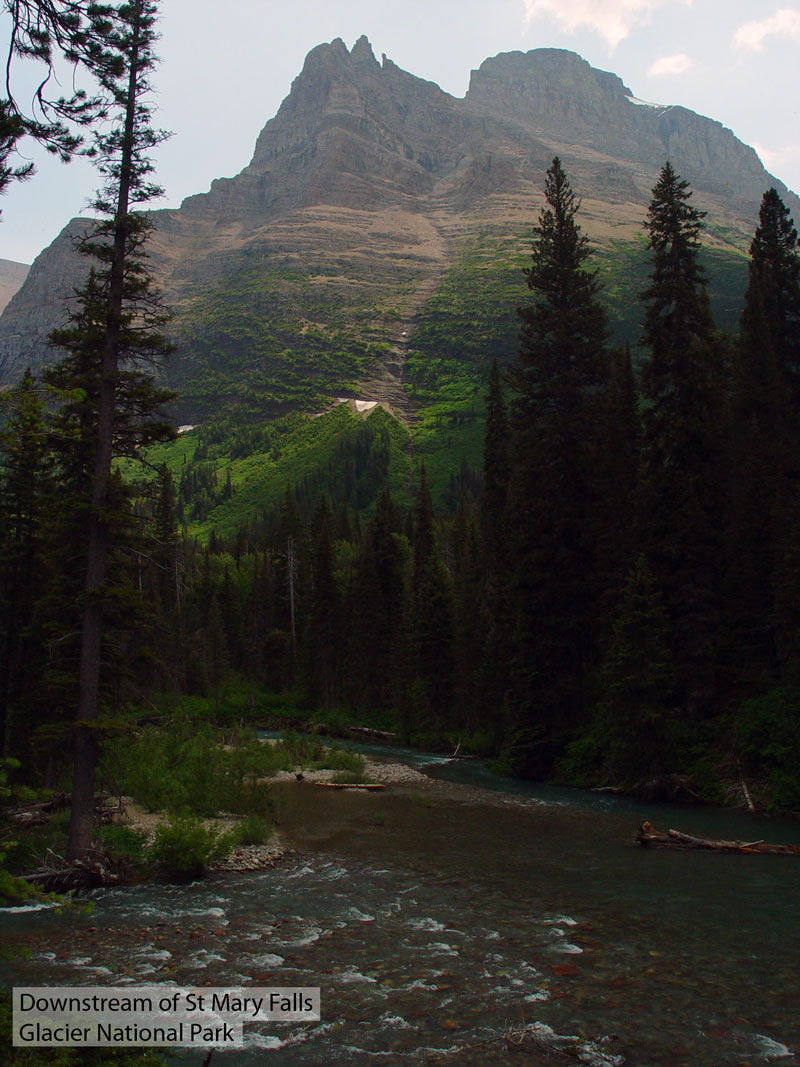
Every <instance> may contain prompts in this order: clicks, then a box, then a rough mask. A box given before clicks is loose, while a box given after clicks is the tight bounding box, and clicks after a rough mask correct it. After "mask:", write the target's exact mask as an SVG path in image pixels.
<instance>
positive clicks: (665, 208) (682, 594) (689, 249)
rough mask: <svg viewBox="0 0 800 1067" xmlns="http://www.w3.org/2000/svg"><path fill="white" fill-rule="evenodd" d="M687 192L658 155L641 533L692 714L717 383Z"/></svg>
mask: <svg viewBox="0 0 800 1067" xmlns="http://www.w3.org/2000/svg"><path fill="white" fill-rule="evenodd" d="M691 196H692V194H691V191H690V189H689V183H688V182H686V181H684V180H682V179H681V178H680V177H679V176H678V175H677V174H676V173H675V171H674V170H673V168H672V166H671V165H670V164H669V163H666V164H665V165H664V167H663V169H662V171H661V175H660V177H659V180H658V182H657V183H656V185H655V187H654V189H653V198H652V200H651V203H650V209H649V213H648V218H647V221H646V223H645V227H646V230H647V233H648V237H649V248H650V251H651V256H652V271H651V275H650V284H649V286H648V288H647V289H646V290H645V291H644V293H643V294H642V299H643V301H644V304H645V309H646V310H645V320H644V330H643V343H644V344H645V346H646V347H647V349H648V356H647V359H646V361H645V366H644V375H643V397H644V401H645V408H644V431H643V441H642V485H641V497H640V499H641V515H640V522H641V527H640V533H641V538H642V544H643V547H644V548H645V549H646V551H647V558H648V563H649V566H650V567H651V569H652V571H653V574H654V575H655V580H656V583H657V586H658V588H659V589H660V590H661V592H662V595H663V596H664V601H665V604H666V605H667V608H668V610H669V612H670V616H671V620H672V632H673V654H674V656H675V658H676V664H677V667H678V671H679V678H680V685H681V689H682V703H683V705H684V707H685V708H686V709H687V711H688V712H689V713H690V714H691V715H695V716H696V715H702V714H707V713H708V712H709V711H710V708H711V704H712V701H713V698H714V694H715V685H716V678H715V655H716V639H717V628H718V622H719V614H718V613H719V604H718V568H719V559H720V545H719V531H720V526H721V507H720V504H721V501H720V491H719V486H720V483H721V469H720V451H719V442H720V437H721V430H722V426H721V422H722V417H721V401H722V387H721V381H720V375H719V371H720V368H719V362H720V355H719V346H718V342H717V340H716V338H715V333H714V324H713V321H712V318H711V308H710V303H709V299H708V292H707V287H706V276H705V272H704V270H703V268H702V265H701V263H700V233H701V231H702V227H703V222H702V220H703V217H704V212H701V211H698V210H697V209H696V208H695V207H693V206H692V204H691V202H690V201H691Z"/></svg>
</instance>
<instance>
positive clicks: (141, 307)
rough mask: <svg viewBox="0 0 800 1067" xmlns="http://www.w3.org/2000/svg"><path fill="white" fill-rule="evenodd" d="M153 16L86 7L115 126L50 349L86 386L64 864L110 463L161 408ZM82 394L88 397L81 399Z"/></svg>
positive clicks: (101, 587)
mask: <svg viewBox="0 0 800 1067" xmlns="http://www.w3.org/2000/svg"><path fill="white" fill-rule="evenodd" d="M156 12H157V9H156V5H155V3H153V0H131V2H130V3H123V4H121V5H119V6H118V7H113V8H109V7H101V6H99V5H97V6H96V7H93V8H92V19H93V29H94V31H95V32H96V33H97V34H98V35H102V40H103V49H102V52H101V53H98V55H97V56H96V64H95V72H96V75H97V77H98V80H99V81H100V84H101V86H102V89H103V91H104V92H105V93H106V94H107V95H108V97H109V99H110V100H111V101H112V103H111V109H112V113H113V118H114V121H113V122H112V125H111V126H110V128H109V129H108V130H107V131H103V132H97V133H96V134H95V145H96V149H97V159H98V167H99V170H100V173H101V174H102V176H103V178H104V179H105V185H104V187H103V188H102V189H101V191H100V193H99V195H98V197H97V200H96V201H95V208H96V209H97V211H98V212H99V213H100V215H101V216H103V221H101V222H99V223H97V224H96V225H95V227H94V228H93V230H92V232H91V234H90V236H89V238H88V240H87V242H86V244H85V246H84V250H85V251H86V252H87V254H89V255H91V256H93V257H94V258H95V259H97V260H98V261H99V262H100V264H101V266H100V268H99V269H98V270H93V271H92V272H91V273H90V276H89V281H88V282H87V284H86V286H85V288H84V289H83V290H82V291H81V292H80V293H79V301H78V310H77V311H76V313H75V315H74V316H73V318H72V324H71V328H69V329H67V330H65V331H59V332H58V333H57V335H56V336H55V341H56V343H57V344H58V345H59V346H60V347H62V348H66V349H67V351H68V352H69V356H68V357H67V359H70V358H72V359H73V361H74V362H75V364H76V366H79V367H80V370H81V373H82V374H84V375H85V373H86V372H87V369H88V372H89V374H90V376H91V374H94V375H95V377H96V383H97V384H96V389H95V390H94V393H95V395H96V397H97V400H96V407H95V409H94V411H93V412H92V413H91V414H90V416H89V418H90V420H91V421H92V422H93V428H94V432H93V435H92V438H93V444H92V449H91V451H92V464H91V476H90V480H89V499H88V501H87V507H86V516H87V539H86V543H87V555H86V581H85V588H84V599H83V620H82V625H81V657H80V669H79V695H78V710H77V724H76V731H75V737H76V740H75V770H74V778H73V790H72V817H71V821H70V832H69V842H68V848H67V852H68V857H69V858H71V859H77V858H80V857H81V856H83V855H85V854H86V852H87V851H88V850H89V849H90V847H91V839H92V820H93V813H94V779H95V768H96V764H97V753H98V736H97V730H96V728H95V726H94V724H95V722H96V721H97V719H98V716H99V714H100V711H101V709H100V692H101V690H100V677H101V668H102V663H103V613H104V602H105V601H107V599H108V591H107V575H108V562H109V558H110V554H111V550H112V547H113V542H112V541H111V539H110V534H111V531H112V528H113V526H114V519H113V518H112V517H111V511H112V506H113V503H114V499H113V496H114V494H113V484H114V481H113V478H112V463H113V460H114V457H115V456H116V455H120V454H125V452H130V451H131V450H133V451H135V450H136V448H137V447H138V446H141V445H142V444H145V443H147V442H148V441H150V440H153V439H154V438H157V437H159V436H163V435H164V433H166V430H165V429H164V428H163V425H162V427H161V428H160V429H157V430H154V429H152V428H148V427H149V426H150V421H149V420H150V419H151V417H152V415H153V412H154V409H155V408H157V407H158V404H159V401H160V400H161V399H163V394H160V393H159V391H158V390H156V389H155V387H154V384H153V381H152V378H151V376H150V375H149V374H148V373H146V370H143V369H142V364H143V363H147V364H149V363H150V362H152V361H153V360H155V359H157V358H158V357H159V356H161V355H163V354H164V353H165V352H166V351H167V350H168V345H167V343H166V341H165V338H164V336H163V333H162V328H163V326H164V323H165V316H164V313H163V309H162V307H161V304H160V302H159V300H158V299H157V295H156V294H155V292H154V291H153V290H152V288H151V284H150V278H149V275H148V271H147V267H146V264H145V260H144V257H143V245H144V243H145V241H146V239H147V235H148V232H149V228H150V224H149V221H148V219H147V217H146V216H145V215H142V214H140V213H137V212H136V211H135V210H134V209H135V208H136V206H137V205H139V204H143V203H146V202H147V201H148V200H150V199H151V198H152V197H153V196H155V195H157V194H158V193H159V192H160V190H159V189H158V188H157V187H156V186H154V185H152V184H151V183H150V182H149V180H148V179H149V175H150V173H151V172H152V164H151V163H150V160H149V157H148V153H149V152H150V150H151V149H152V148H153V147H154V146H155V145H157V144H158V143H159V141H160V140H162V139H163V135H162V134H160V133H159V132H158V131H156V130H154V129H153V127H152V126H151V122H150V109H149V107H148V106H147V94H148V93H149V92H150V83H149V76H150V74H151V72H152V71H153V69H154V67H155V64H156V59H155V55H154V52H153V46H154V42H155V39H156V33H155V22H156ZM90 395H91V394H90Z"/></svg>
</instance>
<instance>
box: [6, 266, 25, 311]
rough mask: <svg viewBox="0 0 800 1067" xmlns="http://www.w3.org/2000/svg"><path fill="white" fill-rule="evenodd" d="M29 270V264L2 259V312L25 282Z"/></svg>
mask: <svg viewBox="0 0 800 1067" xmlns="http://www.w3.org/2000/svg"><path fill="white" fill-rule="evenodd" d="M29 270H30V267H29V266H28V264H27V263H15V262H14V260H12V259H0V312H2V310H3V308H4V307H5V306H6V304H7V303H8V302H9V300H10V299H11V297H12V296H13V295H14V293H16V291H17V290H18V289H19V288H20V286H21V285H22V283H23V282H24V281H25V278H26V276H27V274H28V271H29Z"/></svg>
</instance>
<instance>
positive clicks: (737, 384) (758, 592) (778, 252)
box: [726, 189, 800, 681]
mask: <svg viewBox="0 0 800 1067" xmlns="http://www.w3.org/2000/svg"><path fill="white" fill-rule="evenodd" d="M798 405H800V252H799V251H798V238H797V231H796V229H795V227H794V223H793V221H792V219H791V217H790V215H789V212H788V209H787V208H786V206H785V205H784V204H783V202H782V200H781V198H780V197H779V196H778V193H777V192H776V191H775V189H769V190H767V192H766V193H765V194H764V196H763V198H762V201H761V209H760V212H759V224H758V227H757V229H756V231H755V234H754V237H753V241H752V243H751V245H750V267H749V276H748V287H747V292H746V294H745V302H744V309H743V311H742V317H741V322H740V335H739V345H738V348H737V359H736V361H735V366H734V380H733V398H732V417H731V432H730V442H729V454H730V476H729V517H728V524H727V527H726V534H727V541H728V544H727V553H726V560H727V567H726V578H727V582H726V594H727V606H728V611H729V615H730V622H729V634H730V638H729V643H730V648H729V659H730V661H731V666H732V669H734V670H735V674H736V675H737V676H738V677H740V678H742V677H743V676H744V677H745V678H746V677H747V675H748V674H749V676H750V680H756V679H759V678H761V680H763V681H766V680H767V679H769V677H770V676H772V675H774V670H775V666H776V659H777V663H778V664H779V666H780V668H781V670H782V672H783V675H784V679H786V678H787V669H788V671H789V673H792V674H796V673H797V672H796V669H795V668H792V667H790V663H791V662H792V661H793V660H795V659H796V649H797V647H798V644H799V642H798V637H799V636H800V632H799V631H797V628H796V627H797V624H796V619H795V614H796V612H795V608H794V606H793V604H792V599H793V598H792V597H791V596H787V595H786V591H787V590H788V589H790V588H791V589H794V588H796V587H797V586H798V583H799V582H800V576H795V575H794V574H793V570H794V566H795V562H794V561H795V559H796V551H795V548H794V545H795V543H796V541H795V534H796V531H797V515H798V510H800V508H799V507H798V505H800V428H799V427H798V423H797V417H796V412H797V410H798Z"/></svg>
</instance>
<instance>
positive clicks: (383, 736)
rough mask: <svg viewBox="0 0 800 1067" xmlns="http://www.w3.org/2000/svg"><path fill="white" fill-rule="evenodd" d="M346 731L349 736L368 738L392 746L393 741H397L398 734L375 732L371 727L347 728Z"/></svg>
mask: <svg viewBox="0 0 800 1067" xmlns="http://www.w3.org/2000/svg"><path fill="white" fill-rule="evenodd" d="M345 730H346V731H347V733H349V734H357V735H358V736H359V737H368V738H369V739H370V740H372V741H383V742H384V743H385V744H391V742H392V741H396V740H397V734H393V733H391V731H389V730H373V729H372V727H371V726H345Z"/></svg>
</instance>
